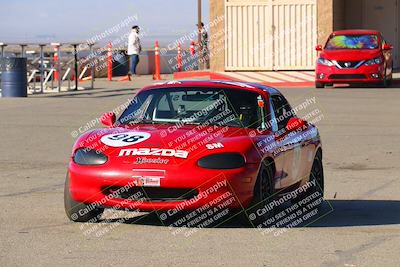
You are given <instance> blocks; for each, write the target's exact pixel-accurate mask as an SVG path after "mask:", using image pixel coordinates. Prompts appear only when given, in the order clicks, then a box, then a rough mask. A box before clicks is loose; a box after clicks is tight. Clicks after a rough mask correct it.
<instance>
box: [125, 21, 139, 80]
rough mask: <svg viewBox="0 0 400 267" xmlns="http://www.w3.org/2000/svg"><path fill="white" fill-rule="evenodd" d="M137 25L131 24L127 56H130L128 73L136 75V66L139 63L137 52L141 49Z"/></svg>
mask: <svg viewBox="0 0 400 267" xmlns="http://www.w3.org/2000/svg"><path fill="white" fill-rule="evenodd" d="M139 30H140V28H139V26H133V27H132V31H131V33H130V34H129V37H128V56H129V57H130V71H129V75H137V73H136V67H137V65H138V64H139V54H140V52H141V51H142V45H141V43H140V38H139Z"/></svg>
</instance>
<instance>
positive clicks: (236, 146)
mask: <svg viewBox="0 0 400 267" xmlns="http://www.w3.org/2000/svg"><path fill="white" fill-rule="evenodd" d="M250 131H251V130H248V129H241V128H232V127H220V126H194V125H183V126H181V127H177V126H175V125H173V126H172V125H140V126H135V127H134V128H133V127H132V128H125V127H118V128H109V129H98V130H94V131H92V132H91V133H89V134H84V135H83V136H82V137H81V138H80V139H79V140H78V141H77V142H76V144H75V146H74V151H75V150H76V149H78V148H82V147H85V148H91V149H95V150H97V151H100V152H102V153H104V154H106V155H107V156H108V157H110V158H114V159H121V160H126V159H128V158H131V159H134V158H137V157H146V158H157V159H158V158H160V159H173V160H174V162H180V161H183V160H190V159H198V158H201V157H203V156H205V155H208V154H215V153H227V152H239V153H242V154H243V155H246V154H247V153H248V152H249V150H252V149H254V142H255V140H253V138H249V132H250ZM123 136H126V139H125V140H126V141H127V142H124V140H123V139H124V138H122V137H123ZM129 138H130V139H129ZM253 154H254V153H253ZM251 161H253V159H251Z"/></svg>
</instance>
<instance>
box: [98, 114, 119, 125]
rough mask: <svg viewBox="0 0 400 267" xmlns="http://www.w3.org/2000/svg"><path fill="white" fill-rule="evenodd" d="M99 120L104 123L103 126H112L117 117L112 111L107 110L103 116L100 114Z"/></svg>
mask: <svg viewBox="0 0 400 267" xmlns="http://www.w3.org/2000/svg"><path fill="white" fill-rule="evenodd" d="M100 120H101V123H102V124H104V125H105V126H107V127H113V126H114V124H115V121H116V120H117V118H116V116H115V113H114V112H108V113H105V114H104V115H103V116H101V118H100Z"/></svg>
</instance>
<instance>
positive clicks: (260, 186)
mask: <svg viewBox="0 0 400 267" xmlns="http://www.w3.org/2000/svg"><path fill="white" fill-rule="evenodd" d="M274 193H275V189H274V184H273V169H272V166H271V165H270V164H269V163H268V162H263V163H262V164H261V167H260V171H259V173H258V177H257V181H256V184H255V186H254V197H253V201H252V204H251V206H250V208H249V209H248V210H246V215H247V216H248V219H247V220H248V222H250V223H252V224H253V225H255V226H256V227H258V226H259V225H262V227H268V225H267V224H266V221H267V220H268V219H270V218H271V217H273V216H274V215H275V208H271V209H269V208H267V207H269V204H270V203H271V202H272V201H273V199H274ZM261 210H263V211H262V212H260V211H261Z"/></svg>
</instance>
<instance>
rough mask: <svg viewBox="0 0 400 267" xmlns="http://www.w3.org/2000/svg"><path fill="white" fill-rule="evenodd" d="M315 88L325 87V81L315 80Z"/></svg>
mask: <svg viewBox="0 0 400 267" xmlns="http://www.w3.org/2000/svg"><path fill="white" fill-rule="evenodd" d="M315 88H325V83H321V82H315Z"/></svg>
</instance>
